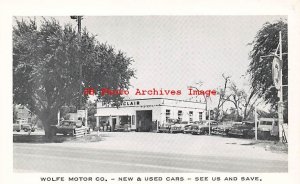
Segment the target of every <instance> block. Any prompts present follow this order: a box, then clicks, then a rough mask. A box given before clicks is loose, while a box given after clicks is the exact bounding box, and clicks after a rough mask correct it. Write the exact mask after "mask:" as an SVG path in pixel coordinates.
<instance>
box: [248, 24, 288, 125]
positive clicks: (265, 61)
mask: <svg viewBox="0 0 300 184" xmlns="http://www.w3.org/2000/svg"><path fill="white" fill-rule="evenodd" d="M279 31H281V33H282V52H283V53H285V54H284V55H283V70H282V74H283V77H282V78H283V80H282V83H283V85H287V84H288V57H287V54H286V53H287V52H288V26H287V22H286V20H279V21H277V22H275V23H269V22H267V23H265V24H264V25H263V27H262V28H261V29H260V30H259V31H258V32H257V34H256V36H255V38H254V41H253V42H252V43H250V45H252V46H253V48H252V51H251V52H250V59H251V62H250V65H249V69H248V73H249V74H250V75H251V84H252V85H251V86H252V90H253V91H254V92H255V94H257V95H258V96H259V97H261V98H263V99H264V100H265V102H266V103H269V104H271V105H272V107H273V108H274V109H277V102H278V100H279V98H278V97H277V89H276V88H274V87H273V86H274V84H273V79H272V60H273V58H274V57H261V56H268V55H272V54H273V53H274V52H275V50H276V48H277V46H278V43H279ZM283 101H284V107H285V108H284V120H285V122H288V113H287V111H288V87H287V86H284V87H283Z"/></svg>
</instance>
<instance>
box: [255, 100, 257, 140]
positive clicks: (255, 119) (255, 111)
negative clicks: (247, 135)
mask: <svg viewBox="0 0 300 184" xmlns="http://www.w3.org/2000/svg"><path fill="white" fill-rule="evenodd" d="M254 123H255V125H254V126H255V140H256V141H257V107H256V104H255V107H254Z"/></svg>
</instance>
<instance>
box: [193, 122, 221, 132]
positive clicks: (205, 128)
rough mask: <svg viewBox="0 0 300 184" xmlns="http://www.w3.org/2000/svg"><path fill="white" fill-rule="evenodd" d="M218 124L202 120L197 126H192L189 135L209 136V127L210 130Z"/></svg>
mask: <svg viewBox="0 0 300 184" xmlns="http://www.w3.org/2000/svg"><path fill="white" fill-rule="evenodd" d="M217 125H218V122H217V121H214V120H204V121H202V122H200V123H199V124H196V125H192V128H191V129H192V131H191V133H192V134H193V135H196V134H197V135H201V134H209V127H210V130H212V128H213V127H215V126H217Z"/></svg>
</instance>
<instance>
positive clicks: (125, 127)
mask: <svg viewBox="0 0 300 184" xmlns="http://www.w3.org/2000/svg"><path fill="white" fill-rule="evenodd" d="M114 131H115V132H129V131H130V127H129V125H128V124H124V125H117V126H116V127H115V130H114Z"/></svg>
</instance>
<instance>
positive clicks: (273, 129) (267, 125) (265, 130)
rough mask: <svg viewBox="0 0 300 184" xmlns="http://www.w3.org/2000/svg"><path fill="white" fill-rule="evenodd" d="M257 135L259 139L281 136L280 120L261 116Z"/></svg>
mask: <svg viewBox="0 0 300 184" xmlns="http://www.w3.org/2000/svg"><path fill="white" fill-rule="evenodd" d="M257 135H258V137H259V139H276V138H278V136H279V126H278V120H277V119H273V118H260V119H259V120H258V128H257Z"/></svg>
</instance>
